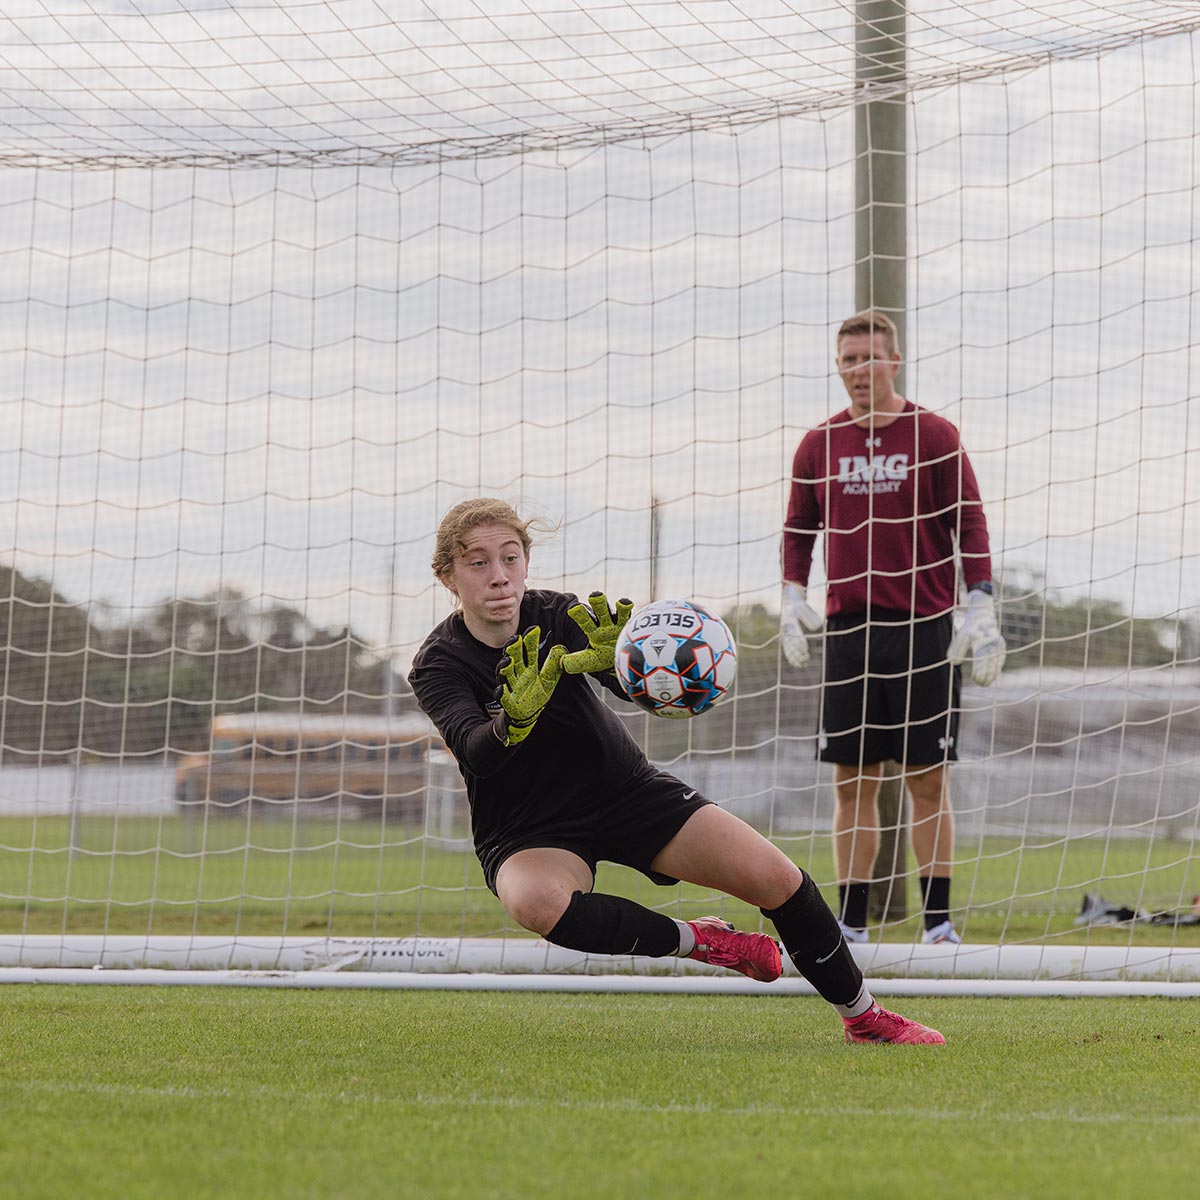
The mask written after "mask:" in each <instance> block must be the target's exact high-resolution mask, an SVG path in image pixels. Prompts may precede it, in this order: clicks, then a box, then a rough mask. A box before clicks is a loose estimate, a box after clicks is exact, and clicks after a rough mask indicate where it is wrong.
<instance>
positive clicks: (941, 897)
mask: <svg viewBox="0 0 1200 1200" xmlns="http://www.w3.org/2000/svg"><path fill="white" fill-rule="evenodd" d="M917 882H918V883H919V884H920V885H921V907H922V908H924V909H925V928H926V929H933V928H935V927H936V926H938V925H940V924H941V923H942V922H943V921H948V920H950V876H949V875H921V876H920V877H919V878H918V880H917Z"/></svg>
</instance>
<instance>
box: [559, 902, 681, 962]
mask: <svg viewBox="0 0 1200 1200" xmlns="http://www.w3.org/2000/svg"><path fill="white" fill-rule="evenodd" d="M546 941H548V942H553V943H554V945H556V946H563V947H565V948H566V949H567V950H581V951H583V953H584V954H646V955H649V956H650V957H651V958H662V957H663V956H664V955H667V954H674V953H675V951H676V950H678V949H679V926H678V925H676V924H675V922H674V921H673V920H672V919H671V918H670V917H666V916H663V914H662V913H656V912H652V911H651V910H650V909H648V908H644V907H643V906H642V905H640V904H635V903H634V902H633V901H632V900H626V899H625V898H624V897H622V896H606V895H604V894H602V893H599V894H598V893H596V892H576V893H575V894H574V895H573V896H572V897H571V903H570V904H568V905H567V911H566V912H565V913H563V915H562V916H561V917H559V919H558V924H557V925H555V926H554V928H553V929H552V930H550V932H549V933H548V934H546Z"/></svg>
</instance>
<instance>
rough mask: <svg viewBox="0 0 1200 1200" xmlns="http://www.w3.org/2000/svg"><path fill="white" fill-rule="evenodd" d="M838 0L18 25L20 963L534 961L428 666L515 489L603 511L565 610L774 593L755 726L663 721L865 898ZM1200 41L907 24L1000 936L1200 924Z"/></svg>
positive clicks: (14, 448) (911, 220)
mask: <svg viewBox="0 0 1200 1200" xmlns="http://www.w3.org/2000/svg"><path fill="white" fill-rule="evenodd" d="M805 7H806V8H807V7H810V6H805ZM811 7H813V8H815V11H804V12H799V11H793V8H792V7H791V6H788V5H784V4H782V3H779V4H775V3H763V4H760V5H755V6H742V7H741V8H739V7H737V6H734V5H729V4H718V3H711V4H699V5H696V4H689V5H682V4H673V3H665V4H661V5H628V4H625V3H614V4H610V5H601V6H597V5H587V6H582V5H579V6H576V5H561V4H559V5H550V4H535V3H528V4H513V3H511V2H510V3H507V4H505V3H500V2H499V0H497V2H494V3H487V4H483V3H480V4H472V3H463V4H457V5H438V6H436V9H437V11H436V13H435V12H434V11H431V10H422V11H421V14H420V15H418V16H414V17H407V16H402V17H396V16H394V15H392V14H390V13H388V12H386V11H385V9H384V8H383V7H381V6H378V5H376V4H373V3H366V2H353V3H274V4H264V5H262V6H259V7H250V6H240V7H238V8H236V9H235V8H231V7H227V6H223V5H222V6H213V7H211V8H208V7H203V6H189V7H188V8H186V9H185V8H183V7H182V6H181V5H179V4H176V3H173V2H166V0H162V2H160V3H156V4H150V5H146V4H142V5H139V6H138V7H137V8H136V9H134V8H132V7H130V6H127V5H123V4H115V3H114V4H111V5H109V6H105V5H103V4H91V5H88V6H86V7H81V6H77V5H68V4H51V3H41V2H34V0H25V2H24V3H22V4H18V5H15V6H13V5H10V6H8V8H7V9H6V13H5V15H4V16H3V18H0V94H2V95H3V97H4V105H3V108H0V213H2V218H0V264H2V269H0V312H2V314H3V319H2V320H0V411H2V412H3V413H4V416H5V424H6V428H7V430H8V436H7V437H6V438H5V440H4V444H3V445H2V446H0V629H2V630H3V662H2V664H0V667H2V671H3V675H2V678H0V687H2V691H0V705H2V707H0V921H2V922H3V925H2V929H0V941H2V942H3V943H4V944H5V945H6V946H8V947H10V948H11V947H19V946H20V945H21V944H22V942H23V940H24V939H27V938H29V937H31V936H33V935H45V934H64V933H81V934H127V935H145V936H150V935H159V934H162V935H189V936H200V935H204V936H221V937H227V938H236V937H250V936H272V935H292V934H296V935H305V936H314V937H316V936H321V937H326V936H328V937H344V936H365V935H372V936H380V937H392V936H427V937H450V938H453V937H474V936H478V935H494V934H498V933H502V932H509V933H515V932H516V931H515V930H513V929H511V927H506V922H505V918H504V915H503V913H502V911H501V910H500V908H499V906H498V905H497V904H496V902H495V900H494V898H493V897H491V895H490V894H489V893H488V892H487V890H486V889H485V888H484V887H483V883H482V877H481V874H480V872H479V870H478V868H477V866H476V863H475V860H474V857H473V855H472V854H471V852H470V847H469V841H468V830H467V825H466V812H465V803H464V799H463V795H462V792H461V788H460V786H459V781H458V776H457V773H456V771H455V770H454V768H453V765H452V764H450V763H448V762H447V761H446V760H445V756H444V754H442V753H440V752H439V750H438V748H437V745H436V742H431V741H430V740H429V738H428V731H427V730H425V729H423V728H422V727H421V726H420V725H419V718H418V716H417V715H416V714H415V712H414V710H413V705H412V702H411V697H409V695H408V694H407V688H406V685H405V684H404V682H403V676H404V673H405V670H406V669H407V664H408V661H409V659H410V658H411V656H412V654H413V652H414V651H415V649H416V647H417V646H418V645H419V644H420V642H421V640H422V639H423V637H424V635H425V634H426V633H427V632H428V630H429V629H430V628H431V627H432V626H433V625H434V624H435V623H436V622H437V621H438V620H440V619H441V617H442V616H444V615H445V613H446V612H447V611H448V604H447V601H448V597H447V596H446V594H445V593H444V592H443V590H442V589H441V588H440V587H438V586H436V585H435V584H434V582H433V580H432V577H431V575H430V571H429V557H430V552H431V548H432V537H433V531H434V529H435V527H436V524H437V521H438V519H439V518H440V516H441V514H442V513H443V512H444V511H445V510H446V509H447V508H448V507H449V506H450V505H451V504H453V503H454V502H455V501H457V500H459V499H461V498H463V497H465V496H469V495H477V494H498V495H502V496H504V497H506V498H509V499H511V500H514V501H515V502H517V504H518V505H519V507H521V508H522V509H523V510H524V511H526V512H528V513H540V514H542V515H544V516H546V517H549V518H550V519H551V520H552V521H554V522H557V523H558V531H557V533H556V534H555V535H554V536H553V537H552V538H550V539H548V540H546V541H545V542H544V543H543V544H541V545H538V546H537V547H536V548H535V551H534V558H533V565H532V576H533V581H534V582H535V583H538V584H541V585H544V586H552V587H563V588H567V589H570V590H573V591H578V592H580V593H587V592H589V591H591V590H593V589H596V588H603V589H606V590H608V592H609V594H610V595H627V596H630V597H632V598H634V599H635V600H637V601H639V602H641V601H644V600H648V599H650V598H652V597H666V596H686V597H689V598H694V599H698V600H701V601H703V602H706V603H709V604H711V605H713V606H714V607H715V608H716V609H717V610H718V611H720V612H721V613H722V614H723V615H725V616H726V618H727V619H728V620H729V622H730V624H731V626H732V627H733V629H734V632H735V634H736V636H737V638H738V641H739V647H740V676H739V682H738V686H737V689H736V695H735V698H734V699H733V700H732V702H730V703H728V704H726V705H724V706H723V707H722V708H721V709H719V710H718V711H717V712H714V713H713V714H710V715H708V716H706V717H704V718H702V719H700V720H698V721H694V722H690V723H686V724H685V725H683V726H682V727H681V726H680V725H678V724H676V723H667V722H655V721H654V720H652V719H651V718H649V717H647V716H645V715H643V714H640V713H638V712H635V711H634V710H632V709H630V710H628V711H626V712H625V714H624V715H625V717H626V719H627V720H628V722H629V724H630V728H631V729H632V730H633V731H634V732H635V734H636V736H638V737H639V739H640V740H641V741H642V742H643V744H644V745H645V746H646V748H647V750H648V752H649V753H650V755H651V756H652V757H653V758H654V759H655V761H657V762H660V763H662V764H664V765H667V766H668V767H669V768H670V769H671V770H673V771H675V772H677V773H679V774H681V775H683V776H684V777H685V778H687V779H688V780H689V781H690V782H692V783H694V784H695V785H696V786H697V787H700V788H701V789H703V790H704V791H705V792H706V793H707V794H708V795H710V796H711V797H712V798H713V799H715V800H717V801H719V802H721V803H722V804H725V805H727V806H729V807H730V808H732V809H733V810H734V811H736V812H738V813H739V814H740V815H743V816H745V817H746V818H747V819H748V820H750V821H752V822H753V823H754V824H755V825H756V826H758V827H759V828H761V829H763V830H764V831H766V832H767V833H768V834H770V836H772V837H773V838H775V839H777V840H778V841H779V842H780V844H781V845H783V846H784V847H785V848H786V849H787V850H788V851H789V852H790V853H792V854H793V855H794V856H795V857H796V858H797V861H799V862H800V863H801V865H802V866H804V867H805V868H806V869H809V870H811V871H812V872H813V874H814V875H815V877H816V878H817V879H818V881H819V882H821V883H822V884H823V885H827V884H830V883H831V882H832V880H833V867H832V858H831V851H830V820H831V811H832V795H831V785H830V781H829V779H828V777H827V775H826V774H825V773H824V772H822V771H821V770H818V768H817V766H816V764H815V763H814V761H813V756H814V736H815V714H816V705H817V699H818V687H819V672H818V671H816V670H813V671H810V672H806V673H798V672H795V671H793V670H791V669H790V668H789V667H788V666H787V665H786V663H783V662H782V661H781V658H780V654H779V648H778V642H777V638H776V633H777V618H778V586H779V557H778V556H779V538H780V531H781V526H782V520H783V506H784V500H785V494H786V485H787V478H788V471H789V464H790V460H791V454H792V451H793V450H794V448H795V445H796V443H797V441H798V440H799V438H800V436H801V435H802V434H803V432H804V431H805V430H806V429H808V428H809V427H811V426H812V425H814V424H816V423H817V422H819V421H820V420H822V419H824V418H825V417H826V416H828V415H829V414H831V413H832V412H834V411H837V409H839V408H840V407H842V406H843V402H844V401H843V397H842V394H841V385H840V382H839V381H838V379H837V377H836V374H835V373H834V371H833V366H832V359H833V334H834V331H835V330H836V328H837V325H838V324H839V323H840V321H841V320H842V318H843V317H845V316H846V315H848V314H849V313H850V312H852V311H853V309H854V285H855V247H854V236H855V230H854V225H855V204H856V201H855V180H854V176H855V133H854V103H855V101H856V98H859V99H861V96H860V95H859V94H858V93H857V92H856V86H855V81H854V20H855V12H854V6H853V5H849V4H839V3H832V2H830V3H827V4H825V5H824V6H820V7H818V6H811ZM1198 31H1200V15H1198V14H1197V12H1196V9H1195V6H1194V5H1192V4H1172V3H1162V2H1155V3H1153V4H1150V3H1140V2H1134V0H1128V2H1124V3H1117V2H1113V3H1104V4H1097V3H1090V2H1085V0H1077V2H1076V3H1070V4H1062V3H1056V4H1044V5H1041V6H1039V5H1036V4H1032V3H1026V2H1024V0H996V2H994V3H979V4H975V5H972V6H970V7H969V8H966V7H964V6H962V5H957V4H955V5H951V4H940V3H912V4H910V5H909V6H908V40H909V60H908V78H907V87H906V88H905V89H902V90H903V91H904V92H905V94H906V96H907V100H906V107H907V116H908V167H907V170H908V180H909V187H908V194H909V216H908V253H909V266H908V280H909V285H908V294H909V311H908V321H907V347H906V360H907V361H906V378H905V392H906V394H907V395H909V396H910V397H911V398H913V399H915V400H916V401H918V402H919V403H921V404H923V405H925V406H927V407H929V408H932V409H934V410H936V411H938V412H941V413H943V414H944V415H946V416H947V417H949V418H950V419H951V420H953V421H954V422H955V423H956V424H957V425H958V426H959V428H960V429H961V431H962V434H963V439H964V443H965V445H966V446H967V449H968V451H969V453H970V454H971V457H972V461H973V463H974V465H975V469H976V472H977V474H978V476H979V479H980V484H981V488H982V491H983V495H984V498H985V501H986V507H987V514H988V519H989V523H990V527H991V533H992V542H993V550H994V556H995V560H996V563H997V575H998V582H999V588H998V592H999V596H1000V609H1001V613H1002V618H1003V625H1004V630H1005V634H1006V636H1007V637H1008V640H1009V646H1010V658H1009V666H1008V669H1007V671H1006V673H1005V674H1004V676H1002V678H1001V680H1000V682H999V683H998V684H997V685H996V686H995V687H994V688H992V689H990V690H987V691H982V690H977V689H971V688H968V689H967V692H966V697H965V713H964V722H963V730H962V739H961V741H962V745H961V748H960V749H961V756H962V759H963V761H962V762H961V764H960V765H959V766H958V767H957V768H956V769H955V772H954V783H953V789H954V799H955V809H956V813H957V817H958V825H959V839H958V848H957V855H956V857H957V868H956V885H955V894H954V903H955V908H956V910H957V911H956V916H957V918H958V920H959V924H960V927H962V929H963V931H964V933H965V934H966V937H967V940H968V941H971V942H985V943H996V944H1001V945H1026V944H1039V943H1042V942H1049V943H1054V942H1066V943H1080V942H1083V943H1088V944H1097V945H1099V944H1104V945H1115V946H1127V947H1141V946H1150V947H1156V948H1158V949H1160V950H1161V951H1162V952H1163V953H1164V954H1167V953H1169V952H1171V951H1172V950H1174V949H1180V948H1194V947H1200V934H1198V931H1197V930H1196V929H1195V928H1192V927H1190V926H1188V925H1186V924H1181V923H1180V922H1179V921H1177V920H1175V919H1169V918H1168V917H1163V918H1161V919H1160V920H1159V921H1158V922H1157V923H1156V922H1154V921H1152V920H1150V919H1149V918H1150V917H1152V916H1153V915H1154V914H1156V913H1157V914H1169V916H1170V917H1177V916H1178V915H1179V914H1182V913H1187V912H1188V911H1189V910H1190V908H1191V906H1192V902H1193V896H1194V895H1195V894H1196V893H1200V868H1197V866H1196V864H1195V851H1196V843H1197V836H1198V829H1200V667H1198V659H1200V481H1198V480H1200V456H1198V453H1197V451H1198V450H1200V401H1198V400H1197V398H1196V397H1197V392H1198V389H1197V379H1196V373H1197V345H1198V336H1197V335H1198V329H1197V288H1198V276H1197V262H1196V251H1195V238H1196V230H1197V224H1198V220H1200V206H1198V186H1200V169H1198V166H1197V154H1198V149H1200V109H1198V95H1197V83H1196V79H1197V54H1198V51H1200V40H1198V39H1200V32H1198ZM897 86H898V85H897ZM874 94H876V93H873V95H874ZM817 590H818V592H819V581H818V587H817ZM221 720H224V721H226V723H227V724H226V726H225V733H223V734H222V732H221V730H222V726H221V724H220V722H221ZM214 721H216V722H217V724H216V725H214ZM247 729H250V731H251V732H250V733H249V734H247V733H246V730H247ZM381 730H382V732H381ZM314 739H315V740H314ZM605 870H607V868H606V869H605ZM912 870H913V867H912V864H911V863H902V864H899V866H898V875H899V877H900V878H899V884H898V886H900V887H901V888H904V889H906V890H907V891H908V892H909V893H910V903H909V912H908V916H907V917H905V918H903V919H899V920H897V921H895V922H894V923H893V924H892V925H891V926H890V927H889V928H888V929H887V930H885V936H886V937H894V938H895V939H897V940H898V941H907V942H911V941H912V939H913V937H914V936H915V932H916V929H917V918H916V915H915V900H916V887H915V882H914V881H913V879H912ZM605 879H606V881H607V882H606V886H609V887H612V888H615V889H618V890H625V891H627V892H628V893H629V894H632V895H637V896H639V897H640V898H641V899H643V900H645V901H647V902H649V903H653V904H656V905H659V906H661V907H664V908H665V909H667V910H668V911H671V912H672V913H676V914H678V915H682V916H695V915H699V914H700V913H703V912H707V911H710V910H711V909H712V907H713V904H714V900H713V898H712V897H706V896H705V895H704V894H703V893H701V892H698V891H696V890H694V889H682V890H663V889H656V888H653V887H651V886H650V885H649V884H648V883H646V882H645V881H642V880H639V879H638V878H637V877H634V876H632V875H628V874H626V873H623V872H620V871H617V870H613V871H611V873H609V874H607V875H606V876H605ZM1089 898H1090V899H1089ZM1100 902H1105V903H1110V902H1111V907H1114V908H1116V909H1120V908H1126V909H1128V910H1129V911H1130V912H1131V913H1132V915H1133V916H1134V917H1135V918H1145V919H1135V920H1133V921H1132V922H1128V923H1124V924H1120V925H1117V926H1115V927H1110V926H1108V925H1107V924H1099V923H1095V922H1093V923H1090V924H1083V925H1080V924H1078V923H1077V922H1076V918H1077V917H1079V916H1080V914H1081V910H1082V909H1084V908H1085V907H1086V905H1087V904H1089V903H1090V904H1091V905H1092V916H1093V918H1097V919H1099V920H1101V921H1103V920H1106V919H1107V917H1111V916H1112V914H1111V913H1102V912H1101V911H1100V910H1099V909H1098V908H1097V904H1098V903H1100ZM723 911H724V912H726V913H727V915H729V916H730V917H731V918H732V919H738V920H741V921H743V922H753V921H757V919H758V918H757V914H747V913H745V912H744V911H742V910H741V908H740V906H738V905H736V904H733V903H732V902H726V903H725V907H724V909H723Z"/></svg>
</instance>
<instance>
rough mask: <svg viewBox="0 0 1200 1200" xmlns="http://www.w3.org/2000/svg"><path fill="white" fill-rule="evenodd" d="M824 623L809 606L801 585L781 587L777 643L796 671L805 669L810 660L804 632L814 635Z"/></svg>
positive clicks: (788, 584) (810, 656)
mask: <svg viewBox="0 0 1200 1200" xmlns="http://www.w3.org/2000/svg"><path fill="white" fill-rule="evenodd" d="M824 623H825V619H824V618H823V617H822V616H821V614H820V613H819V612H817V610H816V609H815V608H813V607H812V605H810V604H809V602H808V593H807V591H806V590H805V588H804V587H803V585H801V584H799V583H785V584H784V585H783V607H782V610H781V611H780V614H779V641H780V643H781V644H782V646H783V657H784V658H786V659H787V660H788V662H790V663H791V664H792V666H793V667H795V668H796V670H800V669H801V668H803V667H807V666H808V662H809V659H811V658H812V654H811V653H810V651H809V649H808V638H806V637H805V636H804V630H805V629H807V630H808V632H809V633H816V632H817V630H818V629H820V628H821V626H822V625H823V624H824ZM802 627H803V628H802Z"/></svg>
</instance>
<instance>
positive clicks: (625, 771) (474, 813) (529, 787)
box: [408, 590, 658, 855]
mask: <svg viewBox="0 0 1200 1200" xmlns="http://www.w3.org/2000/svg"><path fill="white" fill-rule="evenodd" d="M576 603H578V600H577V598H576V597H575V596H573V595H571V594H570V593H563V592H550V591H540V590H531V591H527V592H526V593H525V596H524V598H523V599H522V601H521V618H520V626H519V628H520V629H521V630H522V631H524V630H526V629H528V628H529V627H530V626H531V625H537V626H538V627H539V628H540V629H541V631H542V637H541V640H542V655H541V661H544V660H545V652H546V650H548V649H549V647H551V646H553V645H559V644H561V645H564V646H566V647H567V649H568V650H581V649H583V648H584V647H585V646H586V645H587V638H586V636H585V635H584V633H583V631H582V630H581V629H580V628H579V626H578V625H576V624H575V622H574V621H572V620H571V618H570V617H568V616H567V609H568V608H569V607H571V605H573V604H576ZM501 654H502V651H501V650H499V649H496V648H494V647H492V646H486V645H484V644H483V643H482V642H480V641H478V640H477V639H476V638H475V637H473V636H472V635H471V633H470V631H469V630H468V629H467V625H466V622H465V621H464V620H463V616H462V614H461V613H453V614H452V615H451V616H449V617H447V618H446V620H444V621H443V622H442V623H441V624H440V625H438V626H437V628H436V629H434V630H433V632H432V633H431V634H430V635H429V637H427V638H426V639H425V642H424V644H423V645H422V646H421V648H420V650H418V651H417V654H416V657H415V658H414V660H413V665H412V669H411V671H410V672H409V675H408V682H409V684H410V685H411V686H412V689H413V692H414V693H415V694H416V697H417V702H418V703H419V704H420V706H421V708H422V709H423V710H424V711H425V713H426V714H427V715H428V716H429V718H430V719H431V720H432V721H433V723H434V724H435V725H436V726H437V728H438V731H439V732H440V733H441V735H442V737H443V739H444V740H445V742H446V746H447V748H448V749H449V750H450V752H451V753H452V754H453V755H454V757H455V759H456V760H457V762H458V768H459V771H460V772H461V773H462V777H463V779H464V781H465V782H466V786H467V798H468V800H469V802H470V806H471V829H472V834H473V837H474V841H475V847H476V850H477V851H479V852H480V854H481V855H482V853H483V851H484V848H485V847H486V846H488V845H490V844H491V843H492V842H494V841H498V840H501V838H500V836H499V835H503V836H504V837H511V836H512V834H513V833H514V832H518V831H524V830H527V829H528V830H539V829H547V830H552V829H570V828H574V827H577V826H579V825H580V824H585V825H593V826H594V825H595V824H596V823H597V822H599V823H600V824H602V823H603V810H604V809H605V808H606V807H607V806H609V805H610V804H611V803H613V801H614V800H616V799H617V798H618V797H620V795H621V794H622V793H623V792H625V791H626V790H627V789H629V788H631V787H633V786H635V785H637V784H639V783H641V782H642V781H644V780H646V779H648V778H652V777H654V776H655V775H657V774H658V772H657V771H656V770H655V768H653V767H652V766H651V765H650V763H649V762H648V761H647V760H646V756H645V755H644V754H643V753H642V751H641V749H640V748H639V747H638V745H637V743H636V742H635V741H634V740H633V738H632V737H631V736H630V734H629V732H628V731H627V730H626V728H625V726H624V725H623V724H622V723H621V720H620V718H619V717H618V716H617V715H616V713H614V712H613V711H612V710H611V709H609V708H608V707H607V706H606V705H605V704H604V702H603V700H602V698H601V697H600V695H599V694H598V693H597V692H596V690H595V689H594V688H593V686H592V684H591V683H589V681H588V677H587V676H585V675H568V674H566V673H565V672H564V673H563V675H562V676H561V678H560V679H559V681H558V686H557V687H556V688H555V689H554V694H553V696H551V698H550V702H549V704H547V706H546V708H545V710H544V711H543V712H542V715H541V716H540V717H539V718H538V721H537V724H536V725H535V726H534V727H533V729H532V730H531V732H530V733H529V735H528V737H526V738H525V740H524V741H522V742H520V743H519V744H518V745H516V746H505V745H503V744H502V743H501V741H500V739H499V738H498V737H497V736H496V732H495V730H494V728H493V722H494V721H495V718H496V716H497V714H498V713H499V712H500V705H499V702H498V701H497V700H496V699H495V695H496V687H497V683H498V677H497V674H496V668H497V666H498V665H499V662H500V659H501ZM595 678H596V679H597V681H598V682H599V683H601V684H602V685H603V686H604V687H606V688H608V690H609V691H611V692H613V694H614V695H617V696H619V697H621V699H623V700H624V699H627V697H626V696H625V693H624V692H623V691H622V689H621V685H620V684H619V683H618V681H617V679H616V677H615V676H614V675H612V674H611V673H606V674H605V675H604V676H602V677H600V676H597V677H595Z"/></svg>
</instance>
